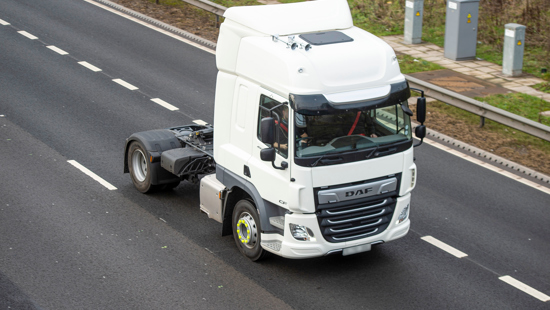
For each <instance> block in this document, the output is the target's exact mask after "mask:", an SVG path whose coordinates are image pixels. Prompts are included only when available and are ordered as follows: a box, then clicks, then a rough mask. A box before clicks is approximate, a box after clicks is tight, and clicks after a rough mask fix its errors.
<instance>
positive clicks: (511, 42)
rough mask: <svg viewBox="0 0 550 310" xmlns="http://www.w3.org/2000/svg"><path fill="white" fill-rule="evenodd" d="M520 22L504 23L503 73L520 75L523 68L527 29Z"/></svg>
mask: <svg viewBox="0 0 550 310" xmlns="http://www.w3.org/2000/svg"><path fill="white" fill-rule="evenodd" d="M526 28H527V27H525V26H523V25H519V24H506V25H504V52H503V55H502V74H504V75H511V76H518V75H521V73H522V69H523V50H524V46H525V29H526Z"/></svg>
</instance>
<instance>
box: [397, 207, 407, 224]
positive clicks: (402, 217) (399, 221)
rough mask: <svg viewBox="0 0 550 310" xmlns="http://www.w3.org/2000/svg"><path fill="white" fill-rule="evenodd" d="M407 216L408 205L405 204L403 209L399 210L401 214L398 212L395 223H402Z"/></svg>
mask: <svg viewBox="0 0 550 310" xmlns="http://www.w3.org/2000/svg"><path fill="white" fill-rule="evenodd" d="M408 217H409V205H407V206H406V207H405V208H404V209H403V211H401V214H399V217H398V218H397V223H396V224H401V223H403V222H404V221H405V220H406V219H407V218H408Z"/></svg>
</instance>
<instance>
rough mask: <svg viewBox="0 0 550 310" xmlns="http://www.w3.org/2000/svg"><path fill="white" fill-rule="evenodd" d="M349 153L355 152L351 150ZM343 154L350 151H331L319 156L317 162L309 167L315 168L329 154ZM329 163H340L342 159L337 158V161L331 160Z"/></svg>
mask: <svg viewBox="0 0 550 310" xmlns="http://www.w3.org/2000/svg"><path fill="white" fill-rule="evenodd" d="M351 151H355V150H351ZM345 152H350V150H345V151H336V150H332V151H328V152H326V153H325V154H323V155H321V157H319V158H317V160H316V161H315V162H314V163H313V164H311V167H315V166H317V164H318V163H319V162H320V161H321V160H322V159H323V158H325V156H327V155H329V154H331V155H332V154H341V153H345ZM331 161H333V162H338V161H342V158H337V159H332V160H331Z"/></svg>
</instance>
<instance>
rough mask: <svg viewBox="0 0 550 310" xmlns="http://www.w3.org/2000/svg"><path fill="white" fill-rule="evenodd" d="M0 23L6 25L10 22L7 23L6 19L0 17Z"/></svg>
mask: <svg viewBox="0 0 550 310" xmlns="http://www.w3.org/2000/svg"><path fill="white" fill-rule="evenodd" d="M0 25H2V26H7V25H10V23H8V22H7V21H5V20H3V19H0Z"/></svg>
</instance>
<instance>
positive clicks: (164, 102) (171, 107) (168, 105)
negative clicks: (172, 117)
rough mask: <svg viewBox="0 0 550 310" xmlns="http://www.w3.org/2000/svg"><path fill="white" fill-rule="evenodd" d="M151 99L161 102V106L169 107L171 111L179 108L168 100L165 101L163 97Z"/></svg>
mask: <svg viewBox="0 0 550 310" xmlns="http://www.w3.org/2000/svg"><path fill="white" fill-rule="evenodd" d="M151 101H153V102H154V103H157V104H159V105H160V106H163V107H165V108H167V109H168V110H170V111H177V110H179V108H177V107H175V106H173V105H171V104H169V103H168V102H166V101H164V100H162V99H159V98H153V99H151Z"/></svg>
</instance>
